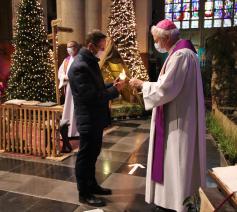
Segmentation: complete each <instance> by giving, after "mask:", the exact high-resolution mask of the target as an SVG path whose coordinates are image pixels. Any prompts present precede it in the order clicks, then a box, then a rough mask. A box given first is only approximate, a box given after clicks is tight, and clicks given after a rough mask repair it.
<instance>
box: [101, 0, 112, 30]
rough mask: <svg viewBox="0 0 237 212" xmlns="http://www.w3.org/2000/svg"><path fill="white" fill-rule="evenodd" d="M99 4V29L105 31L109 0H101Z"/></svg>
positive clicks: (107, 21)
mask: <svg viewBox="0 0 237 212" xmlns="http://www.w3.org/2000/svg"><path fill="white" fill-rule="evenodd" d="M101 4H102V5H101V31H102V32H103V33H107V29H108V24H109V16H110V7H111V0H102V2H101Z"/></svg>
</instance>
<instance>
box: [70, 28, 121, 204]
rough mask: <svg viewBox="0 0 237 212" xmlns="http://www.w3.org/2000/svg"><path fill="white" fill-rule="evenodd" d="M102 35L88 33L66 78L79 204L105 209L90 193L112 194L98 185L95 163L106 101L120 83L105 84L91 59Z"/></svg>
mask: <svg viewBox="0 0 237 212" xmlns="http://www.w3.org/2000/svg"><path fill="white" fill-rule="evenodd" d="M105 44H106V36H105V35H104V34H103V33H102V32H100V31H93V32H92V33H89V34H88V36H87V39H86V47H84V48H82V49H81V50H80V51H79V55H78V56H77V57H76V58H75V59H74V62H73V63H72V65H71V67H70V70H69V73H68V77H69V83H70V86H71V90H72V95H73V100H74V108H75V117H76V122H77V129H78V131H79V133H80V150H79V152H78V154H77V160H76V166H75V169H76V170H75V171H76V178H77V186H78V190H79V201H80V202H82V203H86V204H89V205H92V206H96V207H99V206H105V205H106V204H105V202H104V200H102V199H100V198H97V197H95V196H94V194H98V195H110V194H111V193H112V191H111V190H110V189H107V188H102V187H101V186H100V185H98V183H97V181H96V178H95V164H96V160H97V157H98V155H99V154H100V151H101V145H102V137H103V129H104V128H105V127H107V126H108V125H109V124H110V112H109V107H108V102H109V100H111V99H114V98H116V97H118V95H119V91H120V90H121V89H122V88H123V86H124V82H123V81H115V82H114V83H113V84H110V85H105V83H104V80H103V76H102V73H101V71H100V68H99V65H98V61H99V59H98V58H97V57H96V56H95V55H97V54H98V53H99V52H101V51H104V48H105Z"/></svg>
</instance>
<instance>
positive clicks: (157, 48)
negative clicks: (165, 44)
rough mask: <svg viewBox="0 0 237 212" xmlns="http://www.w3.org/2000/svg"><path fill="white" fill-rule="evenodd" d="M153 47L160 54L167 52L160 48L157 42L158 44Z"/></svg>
mask: <svg viewBox="0 0 237 212" xmlns="http://www.w3.org/2000/svg"><path fill="white" fill-rule="evenodd" d="M154 46H155V49H156V50H157V51H158V52H160V53H166V52H167V50H166V49H165V48H161V46H160V43H159V42H158V43H155V44H154Z"/></svg>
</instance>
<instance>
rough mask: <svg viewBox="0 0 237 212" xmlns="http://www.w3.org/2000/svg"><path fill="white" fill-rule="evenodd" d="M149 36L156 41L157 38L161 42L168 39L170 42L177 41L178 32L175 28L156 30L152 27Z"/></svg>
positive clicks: (156, 28)
mask: <svg viewBox="0 0 237 212" xmlns="http://www.w3.org/2000/svg"><path fill="white" fill-rule="evenodd" d="M151 34H152V35H153V37H154V40H156V39H157V38H159V39H161V40H166V39H168V38H169V40H171V41H176V40H178V39H179V34H180V32H179V30H178V29H177V28H175V29H170V30H165V29H161V28H158V27H156V26H152V27H151Z"/></svg>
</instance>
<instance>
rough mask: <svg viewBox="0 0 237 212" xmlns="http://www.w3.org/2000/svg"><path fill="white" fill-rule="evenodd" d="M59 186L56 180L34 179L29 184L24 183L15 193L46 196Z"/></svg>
mask: <svg viewBox="0 0 237 212" xmlns="http://www.w3.org/2000/svg"><path fill="white" fill-rule="evenodd" d="M57 186H59V182H58V181H56V180H54V179H47V178H41V177H32V178H31V179H30V180H29V181H28V182H27V183H22V185H21V186H19V187H18V188H16V189H15V191H17V192H20V193H25V194H31V195H36V196H45V195H47V194H48V193H49V192H51V191H52V190H53V189H55V188H56V187H57Z"/></svg>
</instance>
